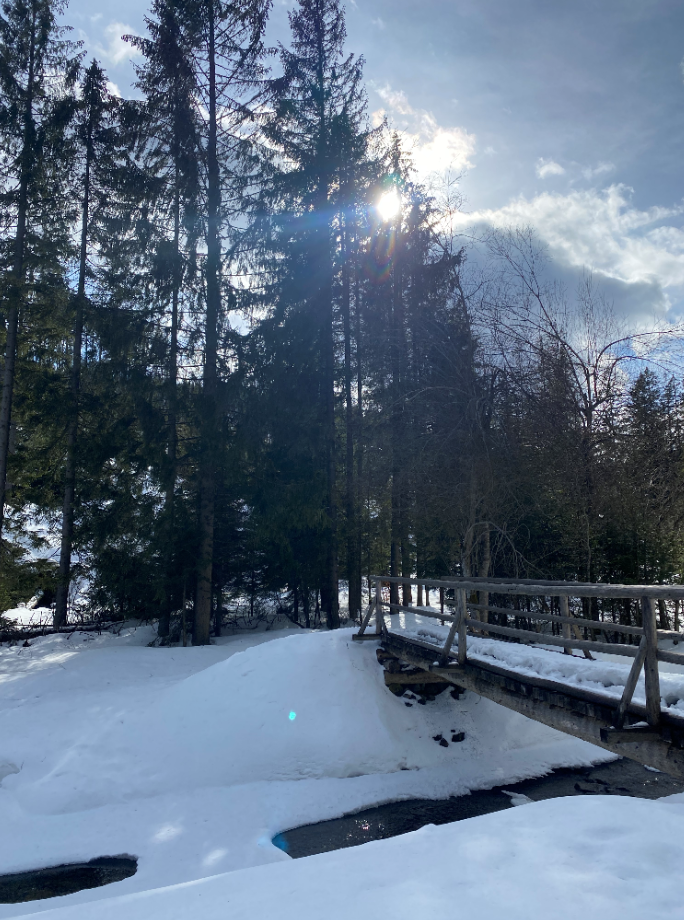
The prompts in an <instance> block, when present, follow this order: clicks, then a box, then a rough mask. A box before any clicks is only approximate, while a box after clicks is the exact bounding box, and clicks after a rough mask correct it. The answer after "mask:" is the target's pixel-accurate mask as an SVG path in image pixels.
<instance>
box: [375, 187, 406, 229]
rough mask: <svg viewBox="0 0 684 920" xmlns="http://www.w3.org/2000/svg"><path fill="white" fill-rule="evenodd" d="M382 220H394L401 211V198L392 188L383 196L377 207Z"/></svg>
mask: <svg viewBox="0 0 684 920" xmlns="http://www.w3.org/2000/svg"><path fill="white" fill-rule="evenodd" d="M376 207H377V209H378V214H379V215H380V218H381V219H382V220H384V221H389V220H392V218H393V217H396V216H397V214H398V213H399V211H400V209H401V198H400V197H399V192H398V191H397V190H396V188H391V189H390V190H389V191H388V192H385V194H384V195H383V196H382V198H381V199H380V201H378V203H377V205H376Z"/></svg>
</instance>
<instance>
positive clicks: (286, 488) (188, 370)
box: [0, 0, 684, 644]
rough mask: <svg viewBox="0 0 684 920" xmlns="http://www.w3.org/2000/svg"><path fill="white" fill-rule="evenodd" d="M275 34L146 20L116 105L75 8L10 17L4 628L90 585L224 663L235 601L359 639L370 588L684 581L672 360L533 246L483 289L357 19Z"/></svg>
mask: <svg viewBox="0 0 684 920" xmlns="http://www.w3.org/2000/svg"><path fill="white" fill-rule="evenodd" d="M269 5H270V4H269V2H268V0H234V2H227V0H201V2H194V0H192V2H191V0H153V3H152V7H151V10H150V13H149V17H148V19H147V33H146V35H145V36H144V37H140V36H128V37H127V39H128V40H129V41H130V42H131V43H132V44H133V45H134V46H135V47H136V48H137V50H138V51H139V52H140V53H141V61H140V63H139V64H138V65H137V68H136V73H137V85H136V90H137V95H138V98H137V99H136V100H117V99H116V98H114V97H112V96H111V95H110V93H109V92H108V90H107V78H106V74H105V73H104V71H103V70H102V68H101V67H100V65H99V64H98V62H97V61H93V62H91V63H90V64H89V65H88V67H87V69H83V67H82V64H81V59H80V55H79V53H78V49H77V48H76V47H75V46H74V45H73V44H71V43H70V42H69V41H68V40H67V37H66V35H65V33H64V31H63V30H60V29H59V28H58V27H57V25H56V21H57V18H58V17H59V16H61V15H62V13H63V8H62V6H61V5H60V4H59V3H58V2H55V0H5V2H4V3H3V6H2V15H1V16H0V198H1V202H2V206H3V207H2V218H1V220H2V223H1V224H0V267H1V269H2V279H1V281H0V299H1V311H2V328H3V342H4V348H5V362H4V369H3V373H4V387H3V397H2V404H1V405H0V488H2V489H4V493H3V494H4V504H3V511H4V514H5V516H6V521H5V525H6V526H5V528H4V532H3V539H2V544H1V553H0V605H4V606H5V607H7V606H10V605H12V604H15V603H17V602H18V601H19V600H28V598H29V597H30V596H31V595H33V594H36V593H38V592H39V591H45V592H46V596H49V594H50V592H53V593H54V592H56V602H55V625H57V626H61V625H63V624H64V623H65V622H66V618H67V614H68V613H69V611H70V609H71V606H72V604H73V598H74V594H75V591H74V583H76V584H77V587H78V590H79V592H80V595H81V598H82V603H83V604H85V606H86V608H87V609H88V610H89V611H90V612H91V613H93V614H94V615H97V614H104V615H106V616H107V617H111V616H119V617H126V616H139V617H143V618H154V619H158V622H159V637H160V641H161V642H168V641H171V640H172V638H173V632H174V622H175V618H179V617H181V616H182V618H183V623H184V624H185V626H187V628H188V631H190V630H192V635H193V641H194V642H196V643H198V644H204V643H207V642H208V641H209V640H210V635H211V632H212V630H213V632H214V634H218V633H220V630H221V624H222V621H223V616H224V607H225V605H226V604H227V603H229V602H230V600H231V599H232V600H235V599H240V600H241V601H242V602H243V603H245V604H246V606H247V608H248V609H249V611H250V616H251V615H253V616H256V611H257V610H258V609H259V608H260V605H261V602H262V601H263V599H264V598H266V597H273V596H275V597H277V598H278V604H279V607H280V609H281V610H283V611H285V612H286V613H287V614H288V615H289V616H290V617H291V618H292V619H294V620H295V621H297V622H298V623H300V625H303V626H306V627H309V626H312V625H318V624H319V623H320V622H321V621H324V622H325V623H326V624H327V626H328V627H330V628H335V627H337V626H338V625H340V622H341V618H340V609H339V601H338V598H339V594H340V591H339V586H340V581H342V582H343V583H346V586H348V598H349V607H348V610H349V614H350V616H351V617H353V618H358V617H359V616H360V614H361V612H362V609H363V605H364V598H363V595H364V577H363V576H364V575H368V574H370V573H372V572H381V571H389V572H391V573H392V574H395V575H404V576H409V575H414V574H415V575H417V576H419V577H435V576H440V575H459V574H462V575H476V576H483V575H492V576H499V575H506V576H520V577H522V576H532V575H539V576H542V577H554V578H567V579H581V580H585V579H588V580H593V581H612V582H627V583H629V582H679V581H680V580H681V573H682V565H683V564H684V488H683V487H684V482H683V481H682V479H683V476H684V391H683V389H682V382H681V379H680V378H679V376H678V369H677V370H676V371H675V372H670V371H669V370H668V371H666V370H664V368H665V367H667V366H669V367H674V364H671V365H667V355H666V354H665V351H664V346H665V343H666V342H671V341H672V336H669V337H668V336H664V335H660V334H652V335H646V334H643V333H640V334H639V336H636V335H634V334H632V333H631V332H630V330H625V329H621V328H620V326H619V324H618V323H617V322H616V321H615V318H614V316H613V315H612V313H611V310H610V309H609V307H608V306H607V305H606V304H604V303H603V302H602V301H601V298H600V296H599V295H598V294H597V292H596V291H595V290H594V289H593V288H592V285H591V283H590V281H589V280H585V281H584V283H583V284H582V285H581V286H580V289H579V292H578V295H577V297H576V299H575V301H574V302H573V303H571V304H568V303H566V302H565V300H564V299H563V297H562V296H561V295H560V292H559V290H558V289H557V288H554V286H553V285H545V283H544V282H543V280H542V279H543V278H544V277H547V276H548V266H547V267H546V268H543V267H542V261H543V260H542V259H541V257H540V254H539V253H538V251H537V250H536V248H535V245H534V241H533V240H532V239H531V237H530V236H529V234H528V233H526V232H518V231H511V232H509V233H502V234H497V235H494V236H493V237H492V239H491V241H490V253H489V255H490V261H489V262H488V263H487V264H486V266H485V267H482V265H480V267H479V268H477V267H476V266H475V265H474V264H469V262H468V259H467V256H468V254H469V253H468V250H467V249H466V248H465V247H464V246H463V247H462V245H461V241H460V240H458V239H457V238H453V237H452V236H451V235H450V234H449V232H448V226H449V213H450V209H451V208H453V207H454V206H455V204H454V196H453V185H451V186H450V185H447V187H446V190H445V193H444V194H443V195H442V196H441V197H440V196H439V195H438V194H436V193H435V192H431V191H429V190H428V189H427V188H426V187H425V186H424V185H423V184H421V183H420V182H418V181H417V180H416V177H415V174H414V172H413V168H412V164H411V159H410V156H409V155H408V153H407V152H406V151H405V150H403V149H402V145H401V141H400V139H399V137H398V136H396V135H393V134H391V132H390V131H389V129H388V127H387V126H386V125H381V126H380V127H378V128H373V129H372V128H371V127H370V124H369V120H368V116H367V112H366V98H365V92H364V86H363V61H362V60H361V59H359V58H356V57H355V56H354V55H352V54H349V53H348V52H347V51H346V49H345V41H346V31H345V24H344V12H343V9H342V7H341V5H340V3H339V2H338V0H298V3H297V4H296V6H295V8H294V10H293V11H292V12H291V14H290V27H291V42H290V43H289V45H288V46H280V47H279V48H278V49H276V51H275V53H274V54H273V58H274V59H273V61H272V62H271V64H272V70H269V69H268V64H269V60H268V52H267V49H266V48H265V46H264V29H265V25H266V21H267V16H268V12H269ZM385 205H387V207H385ZM456 205H457V202H456ZM474 261H475V260H471V262H474ZM637 342H638V344H639V347H638V348H637V347H636V344H637ZM670 356H671V355H670ZM652 357H653V358H654V359H653V360H652ZM655 357H657V358H658V360H655ZM675 357H676V356H675ZM675 363H676V362H675ZM3 458H4V459H3ZM5 463H6V467H5V466H3V465H2V464H5ZM5 469H6V471H7V475H5ZM36 520H38V521H40V522H41V523H42V524H43V525H45V526H46V527H47V528H48V530H49V531H50V532H51V533H52V535H53V538H54V542H53V550H54V548H55V546H56V545H57V542H59V544H60V551H59V557H60V561H59V569H57V565H56V561H55V558H54V557H56V555H57V553H56V552H52V557H53V558H48V557H49V556H50V551H49V550H48V549H47V548H46V547H45V545H43V544H41V545H39V544H40V540H39V539H38V538H36V537H35V531H34V530H33V526H32V525H33V523H34V522H35V521H36ZM31 534H34V535H33V536H31ZM368 589H369V585H368ZM391 599H392V601H393V602H395V603H408V602H409V598H408V596H407V595H406V594H404V595H403V596H400V594H399V590H398V588H393V589H392V592H391ZM594 613H597V612H596V611H594V610H592V615H593V614H594ZM619 616H620V618H621V619H623V621H625V622H629V621H630V619H631V618H633V617H636V616H638V612H637V611H635V610H632V609H631V608H629V609H627V608H625V609H624V610H621V611H619ZM660 617H661V623H662V624H663V625H664V626H667V625H668V624H674V625H678V623H679V617H680V612H679V611H678V610H677V609H675V608H674V607H673V606H671V607H669V608H668V607H666V606H663V608H662V609H661V610H660Z"/></svg>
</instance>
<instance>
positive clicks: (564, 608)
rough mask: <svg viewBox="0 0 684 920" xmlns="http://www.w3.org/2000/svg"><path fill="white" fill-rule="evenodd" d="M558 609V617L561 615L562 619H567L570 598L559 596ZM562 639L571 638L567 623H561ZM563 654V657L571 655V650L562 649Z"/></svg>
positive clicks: (564, 595)
mask: <svg viewBox="0 0 684 920" xmlns="http://www.w3.org/2000/svg"><path fill="white" fill-rule="evenodd" d="M558 608H559V611H560V615H561V616H562V617H569V616H570V598H569V597H568V596H567V595H566V594H561V596H560V597H559V598H558ZM563 638H564V639H571V638H572V635H571V633H570V624H569V623H563ZM563 654H564V655H572V649H571V648H564V649H563Z"/></svg>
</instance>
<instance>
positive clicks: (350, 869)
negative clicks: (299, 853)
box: [36, 796, 684, 920]
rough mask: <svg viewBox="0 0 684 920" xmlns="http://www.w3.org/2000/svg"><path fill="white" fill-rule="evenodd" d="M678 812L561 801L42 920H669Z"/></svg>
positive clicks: (676, 889) (679, 855)
mask: <svg viewBox="0 0 684 920" xmlns="http://www.w3.org/2000/svg"><path fill="white" fill-rule="evenodd" d="M683 821H684V806H683V805H681V804H676V803H669V802H667V801H664V802H653V801H643V800H639V799H630V798H622V797H612V796H605V797H602V796H596V797H588V798H563V799H555V800H548V801H545V802H537V803H534V804H531V805H526V806H524V807H521V808H512V809H510V810H508V811H503V812H498V813H496V814H491V815H485V816H483V817H480V818H472V819H470V820H468V821H462V822H459V823H456V824H451V825H443V826H441V827H434V826H429V827H424V828H422V829H421V830H419V831H416V832H414V833H411V834H406V835H405V836H402V837H395V838H393V839H391V840H383V841H378V842H375V843H368V844H365V845H364V846H361V847H355V848H351V849H347V850H339V851H337V852H334V853H325V854H321V855H320V856H313V857H309V858H308V859H301V860H298V861H297V862H292V863H284V864H281V865H276V866H261V867H258V868H252V869H246V870H243V871H237V872H231V873H225V874H221V875H217V876H215V877H213V878H210V879H204V880H202V881H200V882H194V883H190V884H180V885H172V886H169V887H165V888H162V889H157V890H155V891H148V892H144V893H141V894H133V895H129V896H127V897H117V898H112V899H108V900H100V901H97V902H94V903H89V904H85V905H80V906H73V907H71V906H69V907H65V908H58V909H56V910H51V911H49V912H48V913H47V914H41V915H36V916H41V917H45V920H48V918H49V920H86V918H87V920H187V918H189V917H193V918H195V917H197V918H202V920H224V918H226V917H230V918H231V920H271V918H273V917H282V918H283V920H295V918H296V920H320V918H321V917H322V916H325V917H326V920H348V918H349V917H353V916H359V917H380V916H389V917H392V918H396V920H415V918H416V917H426V918H427V917H445V916H452V915H453V914H454V911H455V910H456V911H457V912H458V916H464V917H468V916H472V917H477V920H501V918H502V917H505V918H507V920H531V918H534V920H536V918H539V920H542V918H544V920H546V918H549V917H553V918H554V920H576V918H577V917H582V918H583V920H643V918H644V917H648V918H649V920H660V918H662V920H665V918H668V920H672V918H675V917H681V916H682V899H681V884H680V881H679V879H680V867H681V865H682V860H683V859H684V842H683V840H682V835H681V828H682V822H683Z"/></svg>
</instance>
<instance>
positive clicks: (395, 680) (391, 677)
mask: <svg viewBox="0 0 684 920" xmlns="http://www.w3.org/2000/svg"><path fill="white" fill-rule="evenodd" d="M448 683H449V681H448V680H447V679H446V677H442V676H441V675H440V674H433V673H432V671H423V672H422V673H421V674H402V672H401V671H397V672H396V673H394V674H393V673H392V672H391V671H385V685H386V686H387V687H389V686H396V685H397V684H401V685H405V686H407V687H412V686H414V685H415V684H448Z"/></svg>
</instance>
